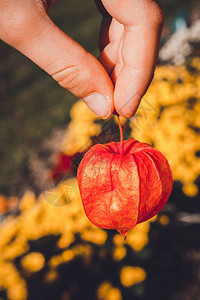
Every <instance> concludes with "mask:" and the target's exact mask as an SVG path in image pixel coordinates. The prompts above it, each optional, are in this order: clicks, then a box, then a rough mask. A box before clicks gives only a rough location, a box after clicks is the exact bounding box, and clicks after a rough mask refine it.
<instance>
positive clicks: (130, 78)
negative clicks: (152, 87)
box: [95, 0, 164, 118]
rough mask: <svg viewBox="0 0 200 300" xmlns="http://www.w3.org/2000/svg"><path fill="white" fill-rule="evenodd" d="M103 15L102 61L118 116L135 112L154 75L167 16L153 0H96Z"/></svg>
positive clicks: (101, 32) (128, 116) (127, 116)
mask: <svg viewBox="0 0 200 300" xmlns="http://www.w3.org/2000/svg"><path fill="white" fill-rule="evenodd" d="M95 2H96V4H97V7H98V8H99V10H100V12H101V13H102V15H103V22H102V26H101V31H100V40H99V47H100V51H102V52H101V55H100V57H99V61H100V62H101V63H102V65H103V66H104V68H105V69H106V70H107V72H108V74H109V75H110V77H111V79H112V81H113V84H114V85H115V90H114V105H115V109H116V111H117V112H118V114H119V115H121V116H123V117H126V118H130V117H132V116H133V115H134V113H135V112H136V110H137V108H138V105H139V103H140V100H141V98H142V96H143V95H144V94H145V92H146V90H147V88H148V86H149V84H150V82H151V80H152V78H153V74H154V70H155V65H156V60H157V56H158V50H159V44H160V35H161V31H162V27H163V21H164V16H163V13H162V9H161V7H160V4H158V2H156V1H154V0H102V1H101V0H95Z"/></svg>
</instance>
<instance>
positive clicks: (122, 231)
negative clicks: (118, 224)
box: [117, 228, 130, 240]
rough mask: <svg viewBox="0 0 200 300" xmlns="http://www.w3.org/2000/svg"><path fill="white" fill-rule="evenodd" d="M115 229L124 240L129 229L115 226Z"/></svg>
mask: <svg viewBox="0 0 200 300" xmlns="http://www.w3.org/2000/svg"><path fill="white" fill-rule="evenodd" d="M117 231H118V232H119V233H120V234H121V235H122V236H123V238H124V240H126V236H127V234H128V233H129V231H130V229H123V228H117Z"/></svg>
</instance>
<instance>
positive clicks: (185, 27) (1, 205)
mask: <svg viewBox="0 0 200 300" xmlns="http://www.w3.org/2000/svg"><path fill="white" fill-rule="evenodd" d="M161 2H162V4H163V9H164V13H165V26H164V29H163V35H162V40H161V50H160V54H159V59H158V66H157V69H156V72H155V78H154V80H153V83H152V84H151V86H150V88H149V90H148V92H147V94H146V95H145V96H144V98H143V101H142V102H141V105H140V107H139V109H138V112H137V114H136V116H135V117H134V118H132V119H131V120H125V119H121V122H122V124H123V129H124V136H125V139H127V138H129V137H130V136H131V137H134V138H135V139H138V140H140V141H141V142H147V143H149V144H151V145H152V146H155V147H156V148H157V149H158V150H160V151H161V152H162V153H163V154H164V155H165V156H166V157H167V158H168V160H169V162H170V165H171V168H172V171H173V176H174V180H175V182H174V188H173V191H172V195H171V197H170V199H169V201H168V203H167V205H166V206H165V207H164V208H163V210H162V211H161V212H160V213H159V215H158V216H156V217H155V218H153V219H152V220H149V221H147V222H144V223H142V224H140V225H138V226H137V227H136V228H135V229H134V230H133V231H132V232H131V233H129V235H128V236H127V239H126V241H124V240H123V238H122V237H121V236H120V235H119V234H118V233H117V232H116V231H114V230H113V231H112V230H102V229H99V228H96V227H95V226H93V225H92V224H91V223H90V222H89V221H88V220H87V218H86V216H85V214H84V212H83V209H82V204H81V199H80V196H79V191H78V187H77V181H76V171H77V167H78V164H79V162H80V161H81V159H82V157H83V155H84V153H85V152H86V151H87V149H88V148H89V147H90V146H91V145H93V144H96V143H107V142H109V141H111V140H115V141H118V140H119V132H118V125H117V122H116V120H115V118H113V117H112V118H110V119H109V120H106V121H103V120H101V119H99V118H97V117H96V116H95V115H94V114H93V113H92V112H90V111H89V109H88V108H87V107H86V106H85V105H84V104H83V103H82V102H81V101H80V100H77V99H76V98H75V97H74V96H73V95H71V94H70V93H69V92H67V91H66V90H64V89H63V88H61V87H60V86H59V85H58V84H57V83H56V82H55V81H54V80H53V79H52V78H51V77H50V76H48V75H47V74H46V73H45V72H44V71H42V70H40V69H39V68H38V67H37V66H36V65H34V64H33V63H32V62H31V61H30V60H28V59H27V58H26V57H24V56H23V55H22V54H20V53H19V52H17V51H16V50H14V49H12V48H11V47H9V46H7V45H6V44H5V43H3V42H1V41H0V58H1V62H0V300H1V299H3V300H4V299H9V300H25V299H31V300H32V299H33V300H36V299H48V300H50V299H52V300H53V299H54V300H55V299H61V300H68V299H73V300H78V299H87V300H90V299H91V300H93V299H99V300H104V299H105V300H122V299H125V300H129V299H135V300H139V299H141V300H145V299H150V300H161V299H167V300H168V299H170V300H171V299H172V300H179V299H180V300H192V299H194V300H196V299H197V300H198V299H200V239H199V232H200V193H199V188H200V177H199V174H200V2H199V1H186V0H177V1H172V0H162V1H161ZM50 16H51V17H52V19H53V20H54V22H55V23H56V24H57V25H58V26H59V27H60V28H61V29H63V30H64V31H65V32H66V33H68V34H69V35H70V36H71V37H73V38H74V39H76V40H77V41H78V42H80V43H81V44H82V45H83V46H84V47H85V48H86V49H87V50H88V51H90V52H91V53H92V54H93V55H94V56H96V57H97V56H98V54H99V51H98V47H97V42H98V31H99V27H100V22H101V16H100V15H99V13H98V11H97V9H96V7H95V4H94V3H93V1H91V0H85V1H83V2H82V3H81V5H80V1H78V0H73V1H72V0H71V1H70V0H69V1H64V0H59V1H58V0H57V2H56V3H55V4H54V6H53V7H52V9H51V11H50Z"/></svg>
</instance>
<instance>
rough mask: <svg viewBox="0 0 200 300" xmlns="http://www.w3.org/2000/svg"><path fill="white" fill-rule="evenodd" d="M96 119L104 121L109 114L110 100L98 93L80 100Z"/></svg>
mask: <svg viewBox="0 0 200 300" xmlns="http://www.w3.org/2000/svg"><path fill="white" fill-rule="evenodd" d="M82 100H83V101H84V102H85V104H86V105H87V106H88V107H89V108H90V109H91V110H92V111H93V112H94V113H95V115H96V116H97V117H100V118H102V119H104V118H105V119H106V118H108V117H109V116H110V113H111V100H110V99H109V98H108V97H104V96H103V95H101V94H99V93H93V94H90V95H89V96H87V97H85V98H83V99H82Z"/></svg>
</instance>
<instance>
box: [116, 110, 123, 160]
mask: <svg viewBox="0 0 200 300" xmlns="http://www.w3.org/2000/svg"><path fill="white" fill-rule="evenodd" d="M117 119H118V124H119V131H120V156H121V158H122V156H123V155H124V137H123V130H122V124H121V122H120V119H119V115H118V116H117Z"/></svg>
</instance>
